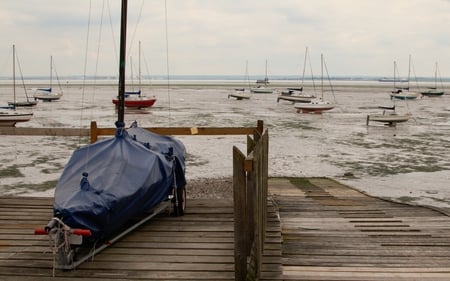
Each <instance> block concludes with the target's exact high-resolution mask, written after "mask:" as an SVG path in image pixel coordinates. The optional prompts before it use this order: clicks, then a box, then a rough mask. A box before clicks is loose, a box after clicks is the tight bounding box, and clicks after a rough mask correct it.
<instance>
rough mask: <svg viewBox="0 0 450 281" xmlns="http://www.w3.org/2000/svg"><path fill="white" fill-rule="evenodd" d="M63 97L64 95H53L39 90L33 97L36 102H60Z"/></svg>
mask: <svg viewBox="0 0 450 281" xmlns="http://www.w3.org/2000/svg"><path fill="white" fill-rule="evenodd" d="M62 96H63V94H62V93H53V92H47V91H45V90H38V91H37V92H36V93H35V94H34V96H33V97H34V99H35V100H42V101H55V100H59V99H60V98H61V97H62Z"/></svg>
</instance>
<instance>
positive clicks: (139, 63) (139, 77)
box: [139, 41, 141, 95]
mask: <svg viewBox="0 0 450 281" xmlns="http://www.w3.org/2000/svg"><path fill="white" fill-rule="evenodd" d="M140 92H141V41H139V95H140Z"/></svg>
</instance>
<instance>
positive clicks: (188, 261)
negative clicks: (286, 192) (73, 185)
mask: <svg viewBox="0 0 450 281" xmlns="http://www.w3.org/2000/svg"><path fill="white" fill-rule="evenodd" d="M52 203H53V199H52V198H29V197H2V198H0V280H18V281H19V280H21V281H22V280H33V281H40V280H84V281H89V280H167V281H169V280H171V281H176V280H235V273H234V237H233V236H234V232H233V227H234V225H233V202H232V200H225V199H221V200H206V199H188V201H187V204H188V207H187V209H186V214H185V215H184V216H182V217H171V216H169V215H168V214H166V213H161V214H160V215H158V216H157V217H156V218H154V219H152V220H150V221H148V222H147V223H145V224H144V225H143V226H141V227H140V228H138V229H137V230H135V231H134V232H132V233H131V234H129V235H127V236H126V237H124V238H123V239H121V240H120V241H119V242H117V243H115V244H113V245H112V246H110V247H109V248H107V249H105V250H104V251H102V252H101V253H99V254H98V255H96V256H95V257H94V259H93V260H90V261H87V262H85V263H83V264H82V265H81V266H80V267H78V268H77V269H75V270H71V271H63V270H55V271H54V270H53V255H52V254H51V253H50V252H48V251H49V249H50V248H49V240H48V237H47V236H41V235H39V236H37V235H34V229H35V228H37V227H42V226H43V225H45V224H47V222H48V220H49V218H51V216H52ZM268 210H269V223H268V227H267V237H268V239H267V240H266V245H267V251H266V255H267V261H268V262H270V263H272V264H269V265H268V266H265V268H268V269H266V270H269V271H270V270H273V269H272V268H275V270H278V272H275V273H273V272H267V273H264V274H266V276H273V275H275V276H280V270H281V243H280V242H281V233H280V227H279V220H278V218H277V215H276V209H275V208H273V207H271V208H269V209H268ZM53 276H55V277H53Z"/></svg>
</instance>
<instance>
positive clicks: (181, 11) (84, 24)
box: [0, 0, 450, 77]
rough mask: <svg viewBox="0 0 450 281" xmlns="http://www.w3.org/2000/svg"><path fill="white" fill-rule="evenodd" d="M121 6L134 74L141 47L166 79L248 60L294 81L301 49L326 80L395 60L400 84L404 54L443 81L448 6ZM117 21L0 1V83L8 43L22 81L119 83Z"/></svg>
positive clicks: (265, 1) (48, 0)
mask: <svg viewBox="0 0 450 281" xmlns="http://www.w3.org/2000/svg"><path fill="white" fill-rule="evenodd" d="M128 2H129V3H128V38H127V43H128V46H129V47H128V50H127V51H128V52H129V53H128V56H132V61H133V65H135V69H137V63H138V62H137V61H138V41H141V42H142V50H143V51H142V53H143V56H142V57H143V59H142V60H141V61H142V71H143V74H151V75H159V74H162V75H165V74H167V63H166V62H167V57H168V61H169V64H168V66H169V73H170V74H171V75H177V74H227V75H244V74H245V65H246V61H248V72H249V74H250V75H259V74H264V68H265V67H264V65H265V61H266V59H267V62H268V74H269V76H270V75H297V74H298V75H301V73H302V71H303V61H304V54H305V48H306V47H307V46H308V48H309V53H310V57H311V60H312V61H311V63H312V64H313V72H314V74H319V73H320V54H321V53H323V54H324V57H325V60H326V64H327V67H328V71H329V74H330V75H331V76H336V75H377V76H392V74H393V62H394V61H397V64H398V70H399V74H400V75H401V76H407V74H408V56H409V55H411V56H412V62H413V66H414V72H415V74H416V75H417V76H432V75H434V68H435V63H436V62H438V63H439V68H440V73H441V74H442V76H445V77H450V1H448V0H314V1H312V0H281V1H280V0H167V1H164V0H152V1H149V0H145V1H144V0H129V1H128ZM165 7H167V9H166V8H165ZM90 10H91V16H90V17H89V11H90ZM166 11H167V18H166V16H165V15H166ZM102 14H103V16H102ZM166 20H167V26H166ZM119 21H120V1H119V0H105V1H103V0H92V1H89V0H79V1H73V0H71V1H69V0H26V1H17V0H2V1H0V25H1V35H2V36H1V38H2V40H1V42H2V44H1V45H0V75H1V76H6V75H10V73H11V71H12V69H11V68H12V67H11V65H12V62H11V60H12V58H11V50H12V45H13V44H15V45H16V49H17V54H18V57H19V61H20V65H21V69H22V72H23V74H24V75H25V76H30V75H48V73H49V71H50V70H49V62H50V56H53V59H54V63H55V66H56V70H57V72H58V75H59V76H64V75H72V74H83V73H84V70H85V69H86V74H88V75H91V74H94V73H97V74H99V75H116V74H117V72H118V63H117V61H118V58H117V57H118V44H119V31H120V28H119ZM166 27H167V31H168V32H167V37H166ZM88 34H89V36H88ZM166 39H167V41H166ZM166 42H168V48H167V45H166ZM86 49H87V50H88V54H87V56H86ZM167 49H168V52H167ZM129 65H130V63H128V65H127V67H129ZM308 71H309V70H308Z"/></svg>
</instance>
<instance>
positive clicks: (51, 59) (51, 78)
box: [50, 56, 53, 91]
mask: <svg viewBox="0 0 450 281" xmlns="http://www.w3.org/2000/svg"><path fill="white" fill-rule="evenodd" d="M52 73H53V57H52V56H50V91H51V90H52V82H53V81H52V80H53V77H52V76H53V75H52Z"/></svg>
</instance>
